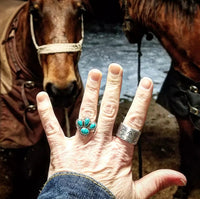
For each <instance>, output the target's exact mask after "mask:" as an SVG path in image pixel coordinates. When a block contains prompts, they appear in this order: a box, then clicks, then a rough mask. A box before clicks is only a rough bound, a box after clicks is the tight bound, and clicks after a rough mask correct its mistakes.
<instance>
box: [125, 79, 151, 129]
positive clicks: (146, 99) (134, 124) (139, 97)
mask: <svg viewBox="0 0 200 199" xmlns="http://www.w3.org/2000/svg"><path fill="white" fill-rule="evenodd" d="M152 91H153V82H152V80H151V79H149V78H147V77H145V78H143V79H142V80H141V81H140V84H139V86H138V88H137V91H136V95H135V97H134V100H133V103H132V105H131V107H130V109H129V111H128V113H127V115H126V117H125V119H124V121H123V123H124V124H125V125H127V126H129V127H131V128H133V129H135V130H141V129H142V127H143V126H144V122H145V120H146V115H147V111H148V107H149V104H150V101H151V96H152Z"/></svg>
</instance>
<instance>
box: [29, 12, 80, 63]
mask: <svg viewBox="0 0 200 199" xmlns="http://www.w3.org/2000/svg"><path fill="white" fill-rule="evenodd" d="M30 30H31V37H32V41H33V44H34V46H35V48H36V50H37V53H38V59H39V61H40V55H41V54H52V53H65V52H80V51H81V50H82V44H83V38H84V23H83V15H81V37H82V38H81V40H80V41H79V42H78V43H53V44H45V45H41V46H39V45H38V44H37V42H36V39H35V33H34V25H33V15H32V14H30Z"/></svg>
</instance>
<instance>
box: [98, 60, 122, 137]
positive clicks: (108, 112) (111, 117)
mask: <svg viewBox="0 0 200 199" xmlns="http://www.w3.org/2000/svg"><path fill="white" fill-rule="evenodd" d="M122 74H123V69H122V67H121V66H120V65H118V64H111V65H110V66H109V69H108V76H107V82H106V88H105V91H104V95H103V99H102V102H101V107H100V113H99V118H98V125H97V131H98V135H97V136H98V137H99V136H100V137H101V139H103V140H107V141H109V140H110V139H111V137H112V130H113V125H114V121H115V118H116V115H117V112H118V108H119V97H120V91H121V84H122Z"/></svg>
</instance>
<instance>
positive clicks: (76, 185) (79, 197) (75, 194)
mask: <svg viewBox="0 0 200 199" xmlns="http://www.w3.org/2000/svg"><path fill="white" fill-rule="evenodd" d="M113 198H115V196H114V195H113V194H112V193H111V191H109V190H108V189H107V188H106V187H105V186H104V185H102V184H101V183H99V182H97V181H96V180H94V179H93V178H91V177H89V176H86V175H83V174H79V173H75V172H60V173H56V174H54V175H53V176H52V177H51V178H50V179H49V180H48V181H47V182H46V183H45V185H44V187H43V189H42V191H41V193H40V194H39V196H38V199H113Z"/></svg>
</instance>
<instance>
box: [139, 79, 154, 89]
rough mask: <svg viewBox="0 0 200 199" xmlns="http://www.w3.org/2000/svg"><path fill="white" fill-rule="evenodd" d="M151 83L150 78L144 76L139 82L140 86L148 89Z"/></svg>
mask: <svg viewBox="0 0 200 199" xmlns="http://www.w3.org/2000/svg"><path fill="white" fill-rule="evenodd" d="M151 83H152V81H151V79H149V78H148V77H144V78H142V80H141V82H140V86H142V87H143V88H145V89H149V88H150V87H151Z"/></svg>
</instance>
